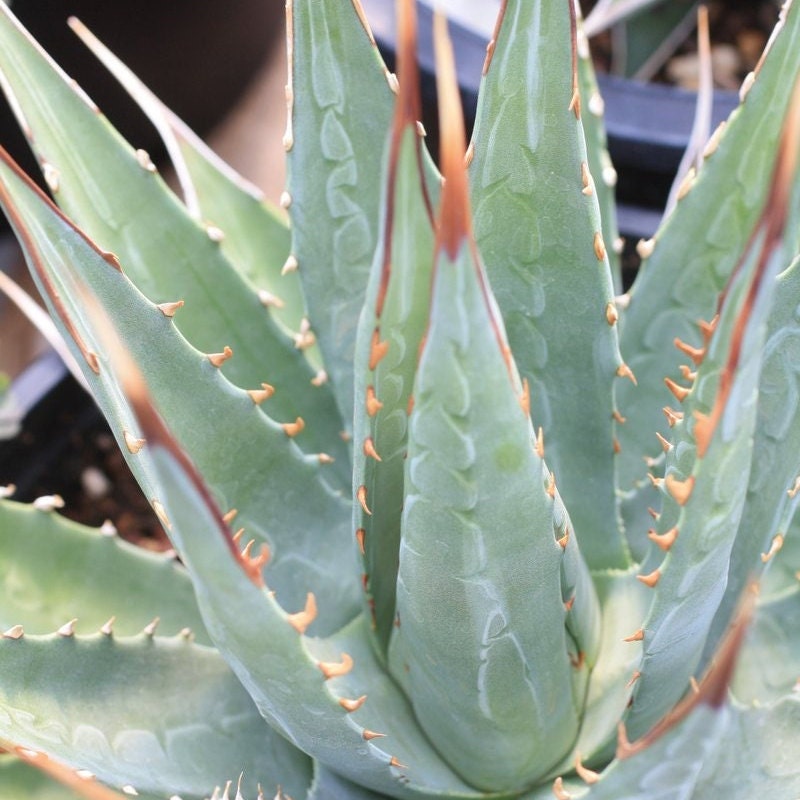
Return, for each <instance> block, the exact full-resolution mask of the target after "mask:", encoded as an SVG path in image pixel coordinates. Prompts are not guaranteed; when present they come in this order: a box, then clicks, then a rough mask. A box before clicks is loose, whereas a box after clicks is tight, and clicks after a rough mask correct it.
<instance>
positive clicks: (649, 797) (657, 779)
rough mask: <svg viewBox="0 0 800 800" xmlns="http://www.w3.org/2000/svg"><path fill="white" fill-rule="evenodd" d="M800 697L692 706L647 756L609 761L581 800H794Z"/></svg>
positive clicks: (799, 778) (799, 760)
mask: <svg viewBox="0 0 800 800" xmlns="http://www.w3.org/2000/svg"><path fill="white" fill-rule="evenodd" d="M799 725H800V699H798V698H797V697H787V698H785V699H784V700H782V701H780V702H778V703H776V704H775V705H771V706H766V707H756V708H742V707H740V706H738V705H733V706H723V707H721V708H714V707H712V706H709V705H703V704H701V705H698V706H697V707H696V708H695V709H694V710H693V711H692V713H691V714H690V715H689V716H688V717H687V718H685V719H684V720H682V721H681V722H680V723H679V724H678V725H676V726H675V727H674V728H673V729H671V730H669V731H667V732H666V733H665V734H663V735H662V736H661V737H660V738H659V739H657V740H656V741H655V742H654V743H653V744H651V745H650V746H649V747H648V748H647V749H646V750H644V751H642V752H639V753H636V754H635V755H633V756H631V757H630V758H626V759H624V760H622V761H615V762H614V763H613V764H612V765H611V766H610V767H609V768H608V769H607V770H606V771H605V772H604V773H603V777H602V779H601V780H600V782H599V783H597V784H596V785H594V786H592V787H591V789H590V790H589V792H588V793H586V794H585V795H576V797H585V798H586V800H675V799H676V798H680V800H707V798H710V797H724V798H725V800H753V798H755V797H769V798H771V800H795V798H796V797H798V796H800V768H798V764H800V748H798V744H797V741H798V740H797V735H796V732H797V729H798V726H799Z"/></svg>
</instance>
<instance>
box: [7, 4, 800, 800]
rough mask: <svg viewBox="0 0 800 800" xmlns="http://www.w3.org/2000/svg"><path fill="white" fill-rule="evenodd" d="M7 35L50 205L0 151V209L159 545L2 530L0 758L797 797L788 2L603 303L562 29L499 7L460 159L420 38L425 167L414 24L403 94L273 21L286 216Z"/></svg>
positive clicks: (310, 29) (279, 775)
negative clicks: (435, 116)
mask: <svg viewBox="0 0 800 800" xmlns="http://www.w3.org/2000/svg"><path fill="white" fill-rule="evenodd" d="M1 16H2V21H1V22H0V71H2V75H3V85H4V87H5V88H6V91H7V92H8V94H9V96H10V97H12V98H13V104H14V107H15V109H16V110H17V112H18V114H19V117H20V120H21V122H22V124H23V127H24V129H25V131H26V133H27V134H28V136H29V138H30V141H31V144H32V146H33V148H34V150H35V151H36V153H37V156H38V158H39V161H40V163H41V165H42V168H43V174H44V177H45V180H46V182H47V185H48V186H49V188H50V190H51V192H52V194H53V196H54V198H55V200H56V201H57V202H58V204H59V206H60V208H61V209H63V211H59V210H57V209H56V207H55V206H54V205H52V204H51V202H50V201H49V200H48V199H47V198H45V196H44V195H43V194H42V193H41V192H40V191H39V190H37V189H36V188H35V187H34V185H33V184H32V183H31V182H30V180H29V179H27V178H26V177H25V176H24V175H23V174H22V173H21V172H20V171H19V170H18V169H17V168H16V167H15V166H14V164H13V163H12V162H11V161H10V159H9V158H8V156H5V155H4V156H3V157H2V160H1V161H2V163H0V203H2V205H3V207H4V209H5V211H6V214H7V215H8V217H9V219H10V221H11V224H12V226H13V227H14V229H15V231H16V234H17V236H18V238H19V240H20V243H21V245H22V246H23V248H24V250H25V253H26V256H27V259H28V263H29V265H30V267H31V270H32V272H33V274H34V276H35V278H36V280H37V282H38V285H39V287H40V289H41V292H42V295H43V297H44V298H45V300H46V302H47V304H48V306H49V309H50V311H51V314H52V315H53V317H54V319H55V320H56V322H57V324H58V325H59V326H60V328H61V330H62V331H63V333H64V335H65V337H66V338H67V340H68V341H69V343H70V345H71V347H72V349H73V351H74V353H75V355H76V357H77V358H78V360H79V361H80V362H81V364H82V367H83V369H84V372H85V375H86V378H87V380H88V382H89V384H90V385H91V388H92V391H93V393H94V396H95V398H96V400H97V402H98V403H99V405H100V406H101V408H102V409H103V411H104V412H105V414H106V416H107V417H108V419H109V421H110V423H111V425H112V427H113V429H114V431H115V435H116V436H117V438H118V441H119V444H120V447H121V448H122V450H123V452H124V453H125V455H126V458H127V459H128V461H129V463H130V466H131V469H132V470H133V472H134V474H135V475H136V477H137V478H138V480H139V482H140V483H141V485H142V487H143V489H144V491H145V493H146V495H147V497H148V498H150V499H151V502H152V505H153V508H154V509H155V511H156V513H157V514H158V516H159V517H160V519H161V521H162V523H163V525H164V527H165V529H166V531H167V533H168V534H169V536H170V538H171V541H172V543H173V545H174V548H175V551H176V553H177V555H178V557H179V560H178V559H176V558H175V556H174V555H166V556H164V555H161V556H156V555H152V554H148V553H144V552H141V551H138V550H136V549H135V548H133V547H132V546H130V545H126V544H124V543H122V542H120V541H119V540H118V539H117V538H116V537H115V536H114V529H113V525H111V524H110V523H108V524H106V525H105V526H103V528H102V529H101V530H100V532H99V533H98V532H97V531H95V530H89V529H86V528H82V527H80V526H77V525H75V524H72V523H69V522H67V521H65V520H63V519H61V518H60V517H58V516H57V515H56V514H54V513H52V512H53V509H54V507H55V506H57V505H58V503H57V500H56V499H55V498H52V497H50V498H47V497H45V498H41V499H40V500H39V501H37V502H36V503H34V504H33V506H32V507H28V506H24V505H21V504H16V503H13V502H11V501H10V500H4V501H3V502H2V503H1V504H0V531H2V536H0V547H1V548H2V557H1V558H0V575H2V579H3V580H2V594H1V595H0V596H1V597H2V602H0V617H1V619H0V624H2V625H3V630H5V633H4V634H3V636H2V638H1V639H0V738H1V739H2V741H3V742H4V743H5V745H4V746H5V747H6V749H8V750H15V751H16V752H17V755H18V758H20V759H22V760H23V761H29V762H31V763H32V764H34V765H35V766H40V767H41V768H42V769H44V770H46V771H50V772H52V773H54V774H56V775H57V777H59V778H60V779H61V780H63V781H65V782H67V783H68V784H69V785H71V786H74V787H77V790H78V791H80V792H81V793H83V794H85V795H86V796H89V797H96V798H106V797H112V796H113V797H116V796H118V795H117V794H116V789H119V788H122V789H123V791H125V792H126V793H128V794H133V793H138V794H139V795H140V796H148V797H167V796H169V797H172V798H175V797H181V798H184V800H186V799H187V798H200V797H207V796H209V795H212V793H213V796H214V797H221V796H224V797H229V796H230V792H231V791H233V790H232V789H231V784H230V783H228V784H227V785H226V781H230V780H233V781H234V782H235V781H236V780H237V778H238V779H239V784H238V789H236V790H235V791H236V796H237V797H255V796H260V795H261V794H262V793H265V794H266V795H272V794H275V793H277V794H278V795H282V794H285V795H288V796H290V797H292V798H294V800H300V798H311V799H312V800H327V799H328V798H356V799H357V798H362V800H369V798H376V797H395V798H425V797H427V798H433V797H442V796H449V797H457V798H462V799H463V800H477V799H478V798H483V797H519V796H524V797H526V798H529V800H535V798H545V797H552V795H553V794H555V796H556V797H558V798H570V797H575V798H577V797H584V796H588V797H589V798H590V800H606V799H607V798H614V799H615V800H619V798H642V799H644V798H655V797H663V798H677V797H681V798H690V797H694V798H706V797H712V796H713V797H723V796H724V797H726V798H749V797H762V796H769V797H771V798H787V800H788V799H789V798H796V797H797V796H798V794H800V766H798V765H800V737H798V730H800V727H798V726H800V700H799V699H798V697H797V694H796V693H794V692H793V690H794V686H795V681H796V678H797V674H798V670H799V669H800V666H799V665H800V658H799V657H798V656H799V654H798V649H797V648H798V641H800V639H798V636H797V634H798V628H800V596H799V592H800V587H798V581H797V574H796V571H797V569H798V566H800V561H799V560H798V556H797V550H796V547H793V546H792V545H793V544H794V540H795V538H796V536H795V527H796V523H793V522H792V517H793V512H794V510H795V505H796V495H797V493H798V491H797V490H798V482H797V476H798V474H800V421H798V416H797V414H798V402H797V401H798V382H797V373H798V370H800V361H799V360H798V349H797V347H798V345H797V342H798V341H800V338H798V337H800V327H798V326H800V321H799V319H798V313H797V309H798V307H800V266H798V252H800V242H799V241H798V237H799V236H800V225H798V220H799V217H798V214H800V180H798V146H799V144H800V89H798V88H796V87H797V86H799V85H800V83H798V77H797V76H798V75H800V9H798V8H797V7H796V5H795V6H794V7H790V6H789V5H787V6H786V7H785V9H784V11H783V14H782V17H781V21H780V23H779V26H778V29H777V30H776V33H775V35H774V36H773V38H772V40H771V42H770V47H769V52H768V55H767V56H766V57H765V58H764V59H763V60H762V62H761V64H760V65H759V69H758V71H757V74H755V75H753V76H752V77H751V78H750V79H749V80H748V81H747V83H746V85H745V87H744V88H743V91H742V101H743V102H742V105H741V107H740V108H739V109H738V110H737V111H736V112H735V113H734V115H733V116H732V117H731V119H730V120H729V121H728V123H727V125H726V126H725V128H724V130H719V131H717V133H716V134H715V135H714V136H713V137H712V139H711V140H710V141H709V143H708V146H707V147H706V151H705V154H704V163H703V164H702V167H701V168H700V169H699V171H697V172H696V173H690V174H689V175H688V176H687V178H686V180H685V181H684V183H683V185H682V188H681V191H680V193H679V194H680V200H679V202H678V204H677V206H676V207H675V209H674V210H673V211H672V213H671V214H670V216H669V217H668V219H667V220H666V221H665V223H664V225H663V226H662V228H661V229H660V230H659V232H658V234H657V235H656V237H655V239H654V240H651V241H646V242H641V243H640V245H639V251H640V254H641V255H642V257H643V267H642V269H641V271H640V273H639V275H638V278H637V280H636V283H635V284H634V286H633V288H632V290H631V291H630V292H629V293H628V294H625V295H623V296H621V297H618V298H615V296H614V284H615V281H618V273H617V270H618V266H617V264H616V262H617V258H616V255H615V253H614V249H613V248H612V247H611V246H606V242H609V245H610V243H611V242H612V241H613V240H614V233H613V227H612V226H611V224H610V223H609V222H608V220H606V227H605V228H604V227H603V223H602V222H601V212H600V209H601V207H606V206H607V205H608V204H609V201H610V197H611V195H610V193H611V186H610V184H613V169H612V168H611V167H610V165H609V164H608V160H607V156H606V155H605V153H604V152H603V147H602V142H603V136H602V128H601V115H602V101H601V99H600V97H599V95H598V94H597V93H596V89H595V87H594V84H593V79H592V76H591V72H590V65H589V62H588V59H587V57H586V56H587V54H586V52H585V47H584V43H583V41H582V38H581V35H580V30H579V26H580V23H579V20H578V19H577V18H576V13H575V10H574V8H573V6H572V4H571V3H566V2H563V1H562V0H540V2H535V3H529V2H522V0H507V2H506V3H504V5H503V8H502V11H501V15H500V19H499V21H498V26H497V29H496V32H495V37H494V39H493V40H492V43H491V44H490V47H489V50H488V53H487V59H486V63H485V65H484V76H483V86H482V93H481V100H480V106H479V110H478V118H477V123H476V127H475V130H474V132H473V135H472V140H471V143H470V144H469V146H468V147H466V146H465V144H466V143H465V139H464V132H463V126H462V125H461V122H460V120H461V115H460V109H459V106H458V95H457V90H456V85H455V80H454V66H453V61H452V54H451V52H450V51H449V49H448V44H447V36H446V30H445V26H444V24H443V23H442V22H441V20H440V21H439V23H438V24H437V28H436V41H437V45H438V53H439V55H438V60H439V107H440V118H441V134H442V141H443V147H442V152H441V155H440V160H439V164H440V166H441V170H442V175H443V178H442V177H441V176H440V174H439V173H438V171H437V169H436V167H435V166H434V165H433V162H432V161H431V159H430V158H429V157H428V155H427V153H426V151H425V145H424V131H422V130H421V129H420V126H419V125H418V123H417V120H418V118H419V116H420V109H419V107H418V103H419V101H418V97H417V90H416V86H417V81H418V76H417V74H416V67H415V63H414V51H415V22H414V17H415V15H414V6H413V3H412V2H400V3H399V4H398V28H399V39H400V42H401V43H402V46H401V53H400V61H399V64H398V74H397V76H395V75H393V74H391V73H390V72H389V71H388V70H387V68H386V67H385V66H384V65H383V63H382V62H381V60H380V57H379V56H378V54H377V49H376V47H375V43H374V41H373V40H372V38H371V35H370V32H369V26H368V24H367V21H366V19H365V16H364V14H363V13H362V10H361V8H360V5H359V3H358V2H357V0H352V2H341V0H316V2H313V3H312V2H310V0H302V1H300V0H295V2H294V3H293V2H291V1H290V2H289V3H288V4H287V27H288V63H289V76H290V79H289V85H288V87H287V92H286V97H287V104H288V125H287V130H286V135H285V137H284V145H285V147H286V150H287V155H288V165H289V181H288V186H287V190H286V192H285V194H284V196H283V198H282V205H283V206H284V208H285V209H287V210H288V212H289V214H288V215H289V219H290V224H289V226H288V228H287V225H286V223H285V222H284V221H283V217H282V216H281V214H280V212H279V211H276V210H272V209H270V208H269V207H268V205H267V204H265V203H264V202H263V201H262V200H260V199H259V198H258V197H257V196H256V195H254V193H253V191H252V189H251V188H250V187H248V186H247V185H246V184H245V183H244V182H243V181H242V180H241V179H239V178H237V177H236V176H234V175H232V173H231V172H230V170H229V169H228V168H226V167H225V166H224V165H223V164H220V163H219V162H218V161H217V160H216V158H215V157H214V156H213V155H212V154H211V153H209V152H208V151H207V150H206V149H205V148H204V146H203V145H202V144H201V143H200V142H199V141H198V140H197V139H196V138H195V137H194V136H193V135H192V134H191V132H189V131H188V130H186V128H185V127H184V126H183V125H182V124H181V122H180V121H179V120H177V119H176V118H175V117H174V116H173V115H171V114H170V112H169V111H168V110H166V109H165V108H164V107H163V106H162V105H161V104H160V103H159V102H158V101H157V100H156V99H155V98H154V97H153V96H152V95H151V94H149V93H148V91H147V90H146V89H145V88H144V87H143V86H142V85H141V84H139V83H138V82H137V80H136V79H135V77H134V76H133V75H131V74H130V73H129V72H128V71H127V70H126V69H125V68H124V66H123V65H121V64H119V63H118V62H117V61H116V60H115V59H114V58H113V56H112V55H111V54H109V53H108V52H106V51H105V50H104V49H103V48H102V46H101V45H100V44H99V43H98V42H96V41H94V40H92V38H91V36H90V34H89V33H88V32H87V31H85V30H83V29H81V27H80V25H79V24H78V23H75V27H76V29H77V30H78V31H79V32H80V33H81V34H82V35H83V37H84V38H85V39H86V40H87V41H88V42H89V44H90V46H91V47H92V48H93V49H94V50H95V52H96V53H97V54H98V55H99V56H100V58H101V59H102V60H103V61H104V62H105V63H106V64H107V65H108V66H109V67H110V68H111V69H112V71H113V72H114V73H115V74H116V75H117V76H118V78H119V79H120V80H121V81H122V82H123V83H124V84H125V85H126V87H127V88H128V89H129V90H130V91H131V92H132V94H133V95H134V96H135V97H136V98H137V99H138V100H139V102H140V103H141V105H142V106H143V108H145V109H146V110H147V112H148V113H149V114H150V116H151V118H152V119H153V121H154V122H155V123H156V125H157V126H158V127H159V129H160V130H161V132H162V134H163V136H164V138H165V140H166V142H167V145H168V148H169V150H170V153H171V156H172V159H173V162H174V163H175V166H176V169H177V173H178V175H179V177H180V179H181V182H182V186H183V193H184V202H183V203H182V202H180V201H179V200H178V199H177V198H176V197H175V196H174V195H173V194H172V193H171V191H170V190H169V189H167V188H166V186H165V185H164V183H163V182H162V181H161V179H160V177H159V175H158V173H157V170H156V168H155V167H154V165H153V163H152V161H151V160H150V157H149V156H148V154H147V153H145V152H143V151H141V150H138V151H137V150H134V149H133V148H132V147H129V146H128V145H127V144H125V143H124V142H123V141H122V140H121V139H120V138H119V136H117V135H116V134H115V132H114V131H113V130H112V129H111V128H110V126H109V125H108V123H107V122H106V121H105V119H104V118H103V117H102V116H101V115H100V114H99V113H98V111H97V109H96V108H95V107H94V106H93V105H92V104H91V102H90V101H89V100H88V99H87V98H86V97H85V96H84V95H83V94H82V93H81V92H80V91H79V90H78V89H77V88H76V87H75V86H74V85H72V83H71V82H70V81H69V80H68V79H67V78H66V77H65V76H64V75H62V74H61V73H60V72H59V70H58V69H57V68H56V67H55V66H54V65H53V64H52V63H51V62H50V60H49V59H48V58H47V56H46V55H45V54H44V53H42V52H41V51H40V50H39V49H38V48H37V46H36V45H35V44H34V43H33V42H32V41H31V40H30V39H29V38H28V37H27V35H26V34H25V32H24V31H23V30H22V29H21V28H20V26H19V25H18V23H16V21H15V20H14V18H13V17H12V15H11V13H10V12H9V11H8V9H7V8H5V6H3V7H2V15H1ZM793 87H794V88H793ZM465 154H466V157H465ZM66 215H69V216H66ZM78 226H80V227H78ZM673 395H674V397H673ZM662 409H663V413H662ZM6 493H8V492H6ZM765 567H767V569H766V570H765ZM762 573H763V574H762ZM759 580H760V583H759ZM759 585H760V587H761V588H760V593H759V594H758V597H756V587H758V586H759ZM109 617H111V619H108V618H109ZM751 619H752V621H751V622H749V626H748V621H749V620H751ZM157 624H158V627H156V626H157ZM0 769H1V770H2V771H3V775H4V780H5V779H6V777H7V782H8V785H12V784H13V786H14V787H17V786H31V785H32V784H28V783H26V781H29V780H32V779H31V778H30V774H29V773H28V772H27V771H26V769H27V768H26V765H25V764H24V763H22V762H20V761H15V760H13V759H12V758H11V757H10V756H7V757H5V759H4V760H2V761H0ZM76 770H78V771H77V772H76ZM92 776H96V777H97V778H98V779H99V781H101V782H102V783H98V782H95V781H93V780H92ZM108 787H112V788H108ZM214 787H224V788H217V789H215V788H214ZM19 791H28V792H32V789H30V788H28V789H25V790H19Z"/></svg>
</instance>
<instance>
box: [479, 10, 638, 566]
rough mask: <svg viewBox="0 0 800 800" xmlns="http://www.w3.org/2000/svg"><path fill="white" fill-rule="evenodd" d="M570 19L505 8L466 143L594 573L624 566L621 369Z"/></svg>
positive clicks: (553, 453)
mask: <svg viewBox="0 0 800 800" xmlns="http://www.w3.org/2000/svg"><path fill="white" fill-rule="evenodd" d="M571 14H573V15H574V9H573V8H572V3H549V4H541V3H526V2H520V1H519V0H509V2H508V3H507V5H506V6H505V13H504V16H503V20H502V25H501V27H500V30H499V33H498V36H497V41H496V42H495V44H494V47H493V49H492V51H491V52H493V55H490V60H487V66H486V67H485V68H484V73H485V76H484V79H483V83H482V86H481V96H480V101H479V106H478V113H477V117H476V121H475V129H474V132H473V142H472V144H471V145H470V148H471V149H473V148H474V158H473V161H472V165H471V167H470V174H471V181H472V199H473V207H474V214H475V235H476V240H477V242H478V247H479V249H480V251H481V255H482V256H483V259H484V261H485V263H486V269H487V272H488V274H489V280H490V282H491V285H492V290H493V291H494V293H495V296H496V297H497V302H498V305H499V306H500V309H501V311H502V314H503V319H504V321H505V326H506V330H507V331H508V339H509V343H510V345H511V349H512V351H513V352H514V356H515V358H516V361H517V365H518V367H519V370H520V374H521V375H522V377H523V378H525V379H527V380H528V381H529V382H530V392H531V415H532V418H533V421H534V425H536V426H540V425H541V426H542V427H543V428H544V435H545V440H546V441H547V443H548V446H547V452H548V464H549V466H550V467H551V469H552V470H553V472H554V473H555V475H556V477H557V479H558V486H559V491H560V492H561V495H562V497H563V498H564V503H565V504H566V506H567V508H568V509H569V513H570V517H571V518H572V521H573V523H574V525H575V532H576V534H577V536H578V540H579V541H580V543H581V551H582V552H583V554H584V556H585V558H586V561H587V563H588V564H589V566H590V567H592V568H593V569H594V568H596V569H600V568H611V567H623V568H624V567H625V566H627V564H628V557H627V553H626V548H625V543H624V540H623V537H622V535H621V531H620V529H619V525H618V515H617V501H616V494H615V488H614V470H615V467H614V463H615V449H616V448H615V441H614V431H613V426H614V421H613V416H614V412H615V405H614V384H615V382H616V381H617V380H618V374H623V373H624V366H623V365H622V362H621V360H620V356H619V350H618V344H617V331H616V325H615V322H616V319H617V312H616V309H615V308H614V303H613V288H612V280H611V274H610V270H609V264H608V257H607V253H606V245H605V243H604V240H603V234H602V232H601V222H600V214H599V211H598V205H597V197H596V193H595V187H594V180H593V178H592V174H591V172H590V169H589V164H588V161H587V155H586V145H585V141H584V135H583V129H582V126H581V121H580V118H581V115H582V110H581V109H582V107H583V105H584V103H588V102H589V101H590V98H583V97H581V93H580V89H579V82H578V72H577V62H578V53H577V44H576V41H575V38H574V37H575V30H574V27H575V19H574V16H572V17H571ZM570 41H572V44H571V45H570ZM543 75H547V76H548V80H542V76H543ZM544 209H547V211H546V212H545V211H544ZM623 380H625V381H627V380H628V379H627V378H623Z"/></svg>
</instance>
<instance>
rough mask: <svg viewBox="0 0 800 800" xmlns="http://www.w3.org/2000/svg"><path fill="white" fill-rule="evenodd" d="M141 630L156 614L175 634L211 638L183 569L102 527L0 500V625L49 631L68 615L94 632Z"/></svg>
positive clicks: (163, 627)
mask: <svg viewBox="0 0 800 800" xmlns="http://www.w3.org/2000/svg"><path fill="white" fill-rule="evenodd" d="M111 617H114V623H113V628H114V632H115V633H117V634H121V635H123V636H127V635H133V634H136V633H139V632H140V631H141V630H142V629H143V628H144V627H145V626H146V625H149V624H150V623H151V622H152V621H153V620H154V619H155V618H158V619H159V630H160V631H162V632H164V633H168V634H172V633H178V632H179V631H181V630H183V629H184V628H189V629H191V631H192V634H193V636H194V638H195V640H196V641H197V642H198V643H200V644H210V643H211V640H210V639H209V638H208V635H207V634H206V632H205V628H204V627H203V621H202V619H201V618H200V614H199V612H198V610H197V604H196V603H195V599H194V592H193V591H192V584H191V581H190V580H189V576H188V574H187V573H186V570H185V569H184V568H183V567H182V566H181V565H180V564H179V563H178V562H177V561H176V560H175V558H174V557H173V556H171V555H168V554H163V555H162V554H159V553H151V552H149V551H147V550H143V549H142V548H140V547H135V546H134V545H131V544H128V543H127V542H124V541H122V540H121V539H120V538H119V537H118V536H116V535H115V532H114V529H113V526H112V527H110V528H109V527H108V525H107V526H106V527H104V528H101V529H96V528H88V527H86V526H84V525H79V524H77V523H75V522H72V521H70V520H68V519H65V518H64V517H61V516H59V515H57V514H55V513H52V512H47V511H40V510H38V509H36V508H34V507H33V506H29V505H22V504H20V503H12V502H10V501H2V502H0V630H3V631H5V630H8V629H10V628H12V627H13V626H15V625H21V626H22V627H23V628H24V629H25V631H26V632H27V633H41V634H43V633H51V632H52V631H55V630H57V629H58V628H60V627H61V626H62V625H63V624H64V623H66V622H68V621H69V620H71V619H74V618H77V619H79V620H80V626H81V628H82V629H84V630H92V629H94V630H99V628H100V627H101V626H103V625H105V624H106V623H107V622H108V620H109V619H110V618H111Z"/></svg>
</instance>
